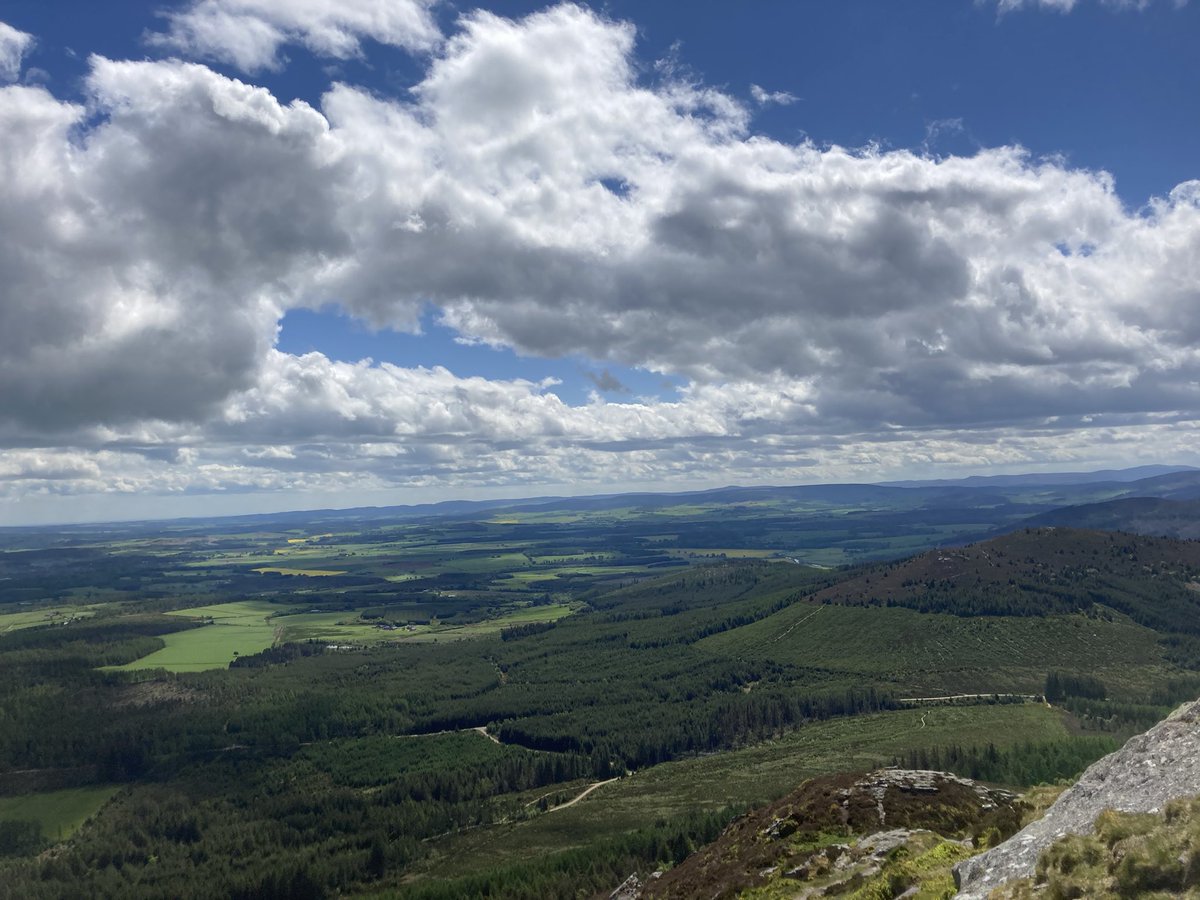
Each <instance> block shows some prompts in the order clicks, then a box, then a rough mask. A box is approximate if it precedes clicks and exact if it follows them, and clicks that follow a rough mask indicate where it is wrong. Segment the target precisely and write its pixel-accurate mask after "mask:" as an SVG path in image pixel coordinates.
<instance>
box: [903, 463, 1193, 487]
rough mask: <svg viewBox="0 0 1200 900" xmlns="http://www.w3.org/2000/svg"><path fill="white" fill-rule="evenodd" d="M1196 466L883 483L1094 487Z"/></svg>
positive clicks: (1034, 473)
mask: <svg viewBox="0 0 1200 900" xmlns="http://www.w3.org/2000/svg"><path fill="white" fill-rule="evenodd" d="M1197 471H1200V469H1197V468H1196V467H1195V466H1134V467H1133V468H1130V469H1101V470H1100V471H1097V472H1031V473H1028V474H1025V475H971V476H969V477H967V478H955V479H947V478H937V479H932V480H928V481H884V482H880V483H881V484H884V485H887V486H888V487H904V488H916V487H1037V486H1042V485H1059V484H1096V483H1098V482H1116V483H1121V484H1124V483H1127V482H1131V481H1142V480H1144V479H1147V478H1156V477H1158V476H1160V475H1172V474H1176V473H1180V472H1197Z"/></svg>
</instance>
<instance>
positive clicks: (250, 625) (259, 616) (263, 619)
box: [110, 600, 284, 672]
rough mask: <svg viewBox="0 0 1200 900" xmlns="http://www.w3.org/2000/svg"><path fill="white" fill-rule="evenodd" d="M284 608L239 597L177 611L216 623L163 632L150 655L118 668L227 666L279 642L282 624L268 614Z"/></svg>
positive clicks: (203, 668) (185, 669)
mask: <svg viewBox="0 0 1200 900" xmlns="http://www.w3.org/2000/svg"><path fill="white" fill-rule="evenodd" d="M283 609H284V608H282V607H280V606H277V605H275V604H272V603H267V602H265V601H262V600H238V601H234V602H232V603H217V604H213V605H212V606H196V607H192V608H191V609H182V610H176V611H175V612H173V613H171V615H177V616H184V617H186V618H189V619H212V624H209V625H203V626H201V627H200V628H192V629H189V630H187V631H177V632H175V633H173V634H166V635H163V638H162V639H163V642H164V643H165V644H166V646H165V647H163V648H162V649H161V650H156V651H155V652H154V653H151V654H149V655H148V656H143V657H142V658H141V659H137V660H134V661H133V662H131V663H127V664H125V665H123V666H112V667H110V668H112V669H115V670H124V671H135V670H138V669H166V670H167V671H168V672H204V671H206V670H208V669H224V668H226V667H227V666H228V665H229V664H230V663H231V662H232V661H233V660H234V658H236V657H238V656H248V655H250V654H253V653H258V652H260V651H262V650H265V649H267V648H268V647H270V646H271V645H272V644H274V643H275V639H276V632H277V630H278V626H276V625H274V624H271V623H270V622H269V621H268V616H271V615H273V614H277V613H280V612H281V611H283Z"/></svg>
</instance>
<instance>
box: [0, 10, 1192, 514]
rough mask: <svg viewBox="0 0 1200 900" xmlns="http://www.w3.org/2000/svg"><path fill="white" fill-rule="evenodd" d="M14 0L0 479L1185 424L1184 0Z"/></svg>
mask: <svg viewBox="0 0 1200 900" xmlns="http://www.w3.org/2000/svg"><path fill="white" fill-rule="evenodd" d="M0 23H4V26H3V27H0V79H3V80H0V160H7V161H8V162H7V165H8V167H9V171H10V172H11V173H12V177H11V178H9V179H7V184H6V185H5V186H0V222H3V223H6V224H5V226H4V227H6V228H7V229H10V230H11V229H16V228H19V235H20V238H19V240H17V241H15V243H14V245H13V246H10V247H9V249H8V250H7V252H4V253H0V285H3V286H0V334H6V335H8V337H7V338H5V337H0V354H3V355H2V356H0V360H2V361H3V362H2V363H0V398H6V399H0V442H3V443H2V446H3V448H4V449H3V450H2V451H0V454H2V455H0V522H21V521H58V520H62V519H68V518H74V517H80V516H81V517H85V518H108V517H115V518H123V517H128V516H142V515H152V514H163V515H181V514H188V513H193V512H194V513H207V512H238V511H251V510H255V509H279V508H297V507H304V506H312V505H322V506H327V505H357V504H360V503H364V502H380V503H393V502H422V501H425V500H430V499H440V498H442V497H451V496H454V497H458V496H516V495H520V494H529V493H551V492H554V493H558V492H592V491H600V490H614V489H623V488H627V487H628V488H633V487H636V488H645V487H661V488H664V489H685V488H692V487H699V486H712V485H717V484H726V483H735V482H736V483H786V482H795V481H814V480H875V479H882V478H899V477H928V476H953V475H958V474H970V473H978V472H1000V471H1017V470H1032V469H1053V468H1060V469H1062V468H1070V469H1078V468H1081V467H1087V466H1095V467H1101V466H1109V465H1123V464H1127V465H1134V464H1140V463H1145V462H1179V463H1196V462H1198V461H1200V459H1198V458H1197V456H1196V454H1195V451H1193V450H1192V447H1194V446H1195V440H1194V438H1195V428H1196V422H1197V421H1200V396H1198V392H1200V389H1198V388H1197V387H1196V385H1197V384H1198V383H1200V359H1197V358H1196V351H1195V350H1194V347H1195V346H1196V345H1197V343H1196V342H1197V338H1200V321H1198V317H1197V314H1196V309H1197V308H1198V307H1197V301H1198V300H1200V284H1198V281H1200V278H1198V275H1197V262H1196V259H1197V257H1200V186H1197V185H1198V183H1197V182H1196V179H1198V178H1200V168H1198V166H1197V159H1198V154H1197V149H1198V148H1200V117H1197V115H1196V110H1197V105H1196V98H1197V97H1198V96H1200V64H1198V63H1197V61H1196V53H1195V46H1196V44H1197V39H1198V38H1200V5H1198V4H1196V3H1194V2H1193V3H1179V2H1173V0H1148V2H1134V0H1130V2H1120V0H1108V2H1105V0H1076V2H1072V0H1024V2H1022V0H985V2H973V0H940V2H933V0H929V2H912V3H896V2H885V0H861V2H839V3H788V2H767V0H762V2H755V3H750V4H738V5H732V4H727V3H723V4H718V3H712V2H696V3H689V4H686V5H684V4H679V3H668V2H653V0H651V2H641V3H628V2H610V3H607V4H604V5H596V6H591V7H588V6H571V5H557V6H556V5H546V4H533V3H494V4H489V5H487V6H484V7H475V6H471V5H466V4H451V3H428V2H423V0H341V2H338V3H334V2H331V0H304V2H293V3H285V2H283V0H185V2H175V3H145V2H124V0H122V2H110V3H104V4H96V3H74V2H53V3H47V2H44V0H38V2H33V0H5V2H3V3H0ZM18 223H19V224H18ZM12 233H14V234H17V233H18V231H12ZM342 501H344V502H342Z"/></svg>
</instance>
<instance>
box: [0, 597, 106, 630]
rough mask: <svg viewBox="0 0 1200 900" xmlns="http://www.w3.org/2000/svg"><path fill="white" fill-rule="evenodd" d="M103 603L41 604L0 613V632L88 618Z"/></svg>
mask: <svg viewBox="0 0 1200 900" xmlns="http://www.w3.org/2000/svg"><path fill="white" fill-rule="evenodd" d="M103 605H104V604H102V603H94V604H91V605H89V606H40V607H36V608H34V609H28V610H22V611H21V612H13V613H0V634H3V633H4V632H6V631H16V630H17V629H19V628H32V627H34V626H35V625H61V624H62V623H64V622H70V621H77V620H79V619H86V618H87V617H88V616H94V615H95V614H96V610H97V609H98V608H99V607H101V606H103Z"/></svg>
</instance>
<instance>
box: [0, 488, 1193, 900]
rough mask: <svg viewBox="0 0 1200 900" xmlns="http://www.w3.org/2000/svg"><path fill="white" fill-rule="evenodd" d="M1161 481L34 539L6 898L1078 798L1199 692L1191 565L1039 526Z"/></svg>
mask: <svg viewBox="0 0 1200 900" xmlns="http://www.w3.org/2000/svg"><path fill="white" fill-rule="evenodd" d="M1162 477H1163V476H1156V477H1155V478H1151V479H1149V481H1150V482H1151V484H1149V485H1148V486H1147V485H1145V484H1142V483H1140V482H1124V483H1103V484H1079V485H1072V484H1068V485H1051V486H1046V485H1021V484H1018V485H1004V486H994V485H988V486H986V487H970V488H968V487H954V486H951V487H946V486H935V487H890V488H880V487H878V486H842V487H843V488H844V489H843V490H840V491H839V490H834V489H833V487H837V486H833V487H830V486H823V487H820V488H813V489H804V488H786V489H778V490H777V491H775V492H774V493H772V492H771V491H770V490H769V489H752V490H751V489H730V490H729V491H727V492H725V493H723V494H721V495H720V496H707V497H702V498H697V497H694V496H684V497H679V496H672V495H638V496H622V497H614V498H571V499H566V500H546V501H540V502H538V503H536V504H531V503H528V502H523V503H518V504H513V505H512V506H511V507H497V506H495V505H493V504H486V505H483V506H482V507H480V508H469V509H463V508H462V507H461V506H457V507H455V509H454V511H453V512H452V513H442V514H437V513H434V512H430V511H428V510H422V511H420V512H419V513H408V512H405V511H403V510H390V511H342V512H325V513H321V512H317V513H310V514H288V515H286V516H275V517H271V516H268V517H244V518H241V519H234V520H198V521H191V520H181V521H175V522H164V523H130V524H115V525H110V526H74V527H72V528H67V529H25V530H8V531H6V532H4V533H3V534H2V536H0V544H2V546H3V548H4V549H3V552H2V553H0V669H2V670H3V675H4V677H3V680H2V681H0V685H2V687H0V714H2V715H3V720H4V724H5V727H4V728H3V729H0V884H3V885H6V886H8V887H5V888H0V894H3V892H4V891H5V890H8V891H10V892H12V895H13V896H22V897H53V896H60V895H62V893H63V892H64V891H67V892H69V890H70V889H71V886H77V885H86V886H87V889H88V891H89V892H90V893H93V894H94V895H97V896H141V895H146V896H156V895H161V894H164V893H170V894H172V895H173V896H180V897H188V896H195V897H207V896H234V897H236V896H246V897H250V896H254V897H266V896H331V895H334V894H342V895H369V896H396V897H429V898H433V897H472V896H480V897H483V896H514V897H547V896H563V897H566V896H577V895H578V894H580V893H581V892H583V893H586V892H592V891H604V890H611V889H612V888H614V887H615V886H616V885H617V884H619V883H620V882H622V881H623V880H624V879H625V878H626V876H628V875H629V874H630V873H631V872H634V871H641V872H646V871H649V870H651V869H653V868H662V867H669V866H671V865H673V864H675V863H678V862H680V861H682V859H683V858H684V857H686V856H687V855H688V854H689V853H690V852H691V851H692V850H693V849H695V848H697V847H699V846H701V845H703V844H704V843H705V842H707V841H709V840H711V839H713V838H714V837H715V836H716V835H717V834H718V833H719V832H720V831H721V829H722V828H724V826H725V825H726V824H727V823H728V822H729V821H730V820H731V819H732V818H733V817H734V816H735V815H737V814H738V813H739V812H741V811H743V810H746V809H749V808H753V807H756V806H759V805H761V804H764V803H770V802H772V801H775V800H778V799H779V798H780V797H783V796H784V795H786V794H788V793H789V792H791V791H792V790H794V789H795V788H796V787H797V785H798V784H800V783H801V782H802V781H803V780H804V779H806V778H809V777H812V776H816V775H822V774H828V773H836V772H845V771H857V772H864V771H869V770H872V769H876V768H878V767H880V766H886V765H890V764H899V765H903V766H907V767H909V768H927V767H931V766H932V767H934V768H944V769H947V770H950V771H955V772H958V773H959V774H961V775H964V776H967V777H975V778H982V779H983V780H985V781H989V782H992V783H996V784H1001V785H1004V786H1006V787H1008V788H1012V789H1019V788H1024V787H1027V786H1029V785H1033V784H1038V783H1044V782H1050V783H1053V782H1056V781H1058V780H1060V779H1068V778H1071V777H1073V776H1074V775H1076V774H1077V773H1078V772H1079V771H1081V770H1082V769H1083V768H1084V767H1085V766H1086V765H1087V764H1088V763H1090V762H1091V761H1093V760H1094V759H1096V758H1098V757H1099V756H1102V755H1103V754H1105V753H1107V752H1109V751H1111V750H1112V749H1114V748H1115V747H1116V746H1117V745H1118V744H1119V742H1120V741H1121V740H1123V738H1124V737H1126V736H1128V735H1129V734H1132V733H1134V732H1135V731H1138V730H1141V729H1144V728H1146V727H1149V725H1151V724H1153V723H1154V722H1156V721H1157V720H1158V719H1160V718H1161V717H1162V716H1163V715H1165V714H1166V712H1168V711H1169V710H1170V709H1171V708H1172V707H1173V706H1174V705H1177V704H1178V703H1179V702H1181V701H1183V700H1185V699H1190V698H1193V697H1194V696H1195V695H1197V694H1200V591H1197V589H1196V585H1197V584H1198V583H1200V550H1198V549H1197V547H1198V546H1200V545H1197V544H1194V543H1192V542H1189V541H1180V540H1176V539H1174V538H1170V537H1156V536H1153V535H1150V534H1145V535H1139V534H1133V533H1130V532H1114V531H1087V530H1075V529H1071V528H1068V527H1063V526H1047V525H1037V524H1032V525H1025V524H1022V522H1025V521H1030V522H1035V523H1036V522H1037V521H1039V520H1038V519H1036V518H1035V517H1039V516H1045V515H1047V514H1049V512H1050V510H1049V509H1048V507H1051V506H1052V505H1053V503H1057V502H1060V501H1061V500H1062V499H1063V498H1064V497H1068V498H1070V499H1076V500H1080V501H1081V502H1087V503H1093V502H1095V501H1097V499H1098V498H1100V497H1103V496H1107V495H1112V494H1120V493H1121V492H1125V493H1129V492H1134V493H1136V492H1138V491H1150V490H1154V488H1155V484H1154V482H1156V481H1158V480H1159V479H1161V478H1162ZM1190 478H1191V481H1189V480H1188V478H1186V477H1183V476H1179V475H1175V476H1171V478H1170V479H1169V482H1170V490H1169V491H1166V493H1169V494H1170V495H1171V496H1167V497H1163V498H1159V500H1160V501H1161V502H1162V503H1172V502H1185V501H1184V500H1181V499H1178V495H1179V493H1180V492H1186V491H1188V490H1192V489H1193V487H1189V486H1188V485H1189V484H1192V485H1193V486H1195V485H1200V479H1196V478H1195V476H1190ZM997 498H999V499H997ZM1114 500H1115V501H1116V502H1117V503H1121V502H1126V503H1127V502H1128V501H1127V500H1126V501H1122V498H1121V497H1109V500H1106V501H1103V502H1110V501H1114ZM1054 508H1055V509H1058V508H1059V507H1054ZM1018 511H1019V513H1020V514H1018ZM1065 514H1066V513H1062V515H1065ZM1022 516H1024V518H1022ZM953 523H957V524H953ZM818 535H820V537H819V538H818V537H817V536H818ZM822 542H825V543H822ZM930 548H932V549H930ZM914 554H915V555H914ZM848 558H853V559H855V560H856V561H855V562H854V563H853V564H847V563H846V560H847V559H848ZM821 560H823V561H821Z"/></svg>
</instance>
